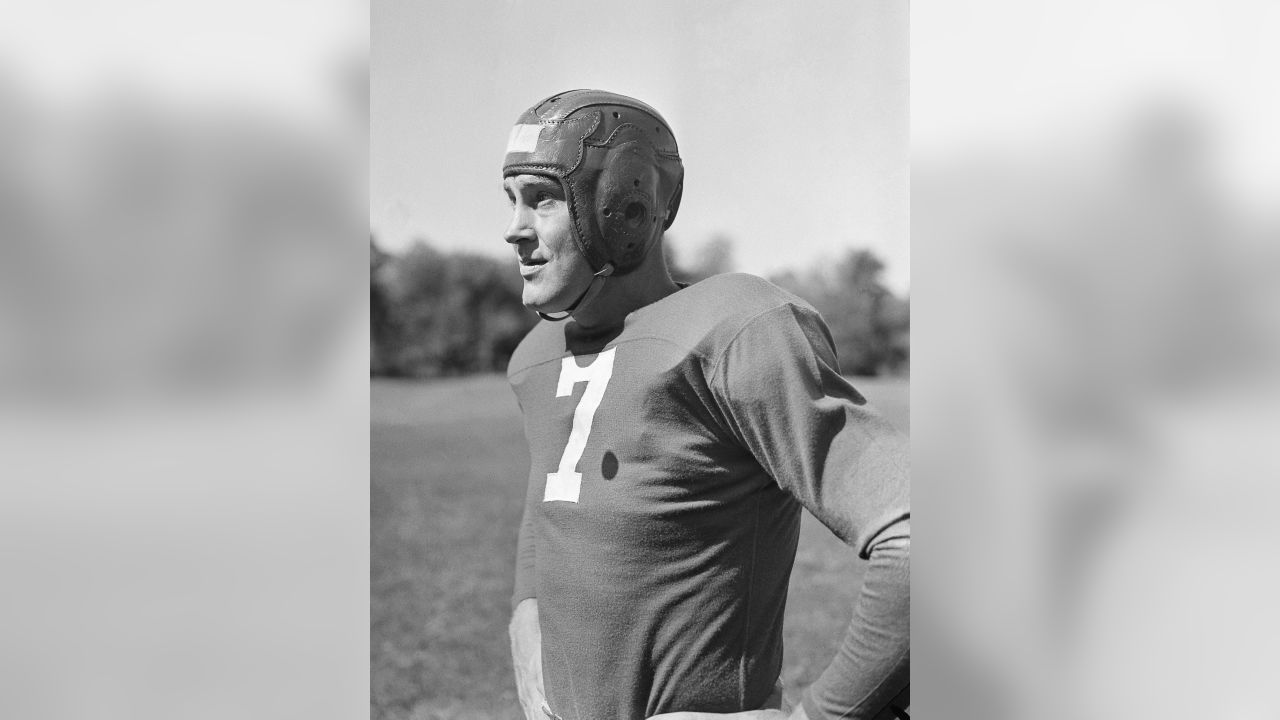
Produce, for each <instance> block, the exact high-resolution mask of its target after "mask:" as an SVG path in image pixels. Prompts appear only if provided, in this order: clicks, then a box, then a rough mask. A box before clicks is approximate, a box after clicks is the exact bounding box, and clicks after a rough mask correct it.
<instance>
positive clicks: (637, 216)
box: [626, 202, 646, 226]
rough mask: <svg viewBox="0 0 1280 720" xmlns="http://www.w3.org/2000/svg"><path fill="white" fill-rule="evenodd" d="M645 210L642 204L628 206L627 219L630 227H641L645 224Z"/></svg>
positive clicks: (635, 203) (634, 203)
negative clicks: (641, 224)
mask: <svg viewBox="0 0 1280 720" xmlns="http://www.w3.org/2000/svg"><path fill="white" fill-rule="evenodd" d="M645 214H646V213H645V209H644V205H643V204H642V203H638V202H633V203H631V204H629V205H627V213H626V219H627V224H628V225H632V226H635V225H639V224H640V223H642V222H644V216H645Z"/></svg>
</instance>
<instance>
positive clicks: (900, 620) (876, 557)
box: [650, 521, 911, 720]
mask: <svg viewBox="0 0 1280 720" xmlns="http://www.w3.org/2000/svg"><path fill="white" fill-rule="evenodd" d="M910 550H911V528H910V522H909V521H903V522H901V523H895V524H894V525H893V526H892V527H890V528H889V529H887V530H886V532H885V533H882V534H881V536H880V537H878V538H877V539H876V542H875V543H874V545H873V547H872V549H871V564H870V567H868V568H867V572H866V574H865V575H864V576H863V580H862V589H861V591H860V592H859V593H858V599H857V603H856V604H855V606H854V611H853V619H852V621H850V623H849V627H848V629H847V630H846V631H845V637H844V642H843V643H842V644H841V646H840V649H839V650H837V652H836V656H835V658H834V659H833V660H832V661H831V664H830V665H828V666H827V669H826V670H825V671H824V672H823V673H822V675H821V677H819V678H818V680H817V681H816V682H814V683H813V685H811V686H810V687H809V689H808V690H807V691H806V692H805V694H804V697H803V698H802V700H801V703H800V704H799V705H797V706H796V708H795V710H794V711H793V712H792V713H791V715H790V716H789V717H788V716H787V715H786V714H785V713H783V712H782V711H779V710H754V711H748V712H742V713H730V714H715V713H692V712H677V713H667V714H663V715H656V716H654V717H652V718H651V719H650V720H783V719H784V718H787V720H820V719H821V718H848V719H849V720H863V719H866V720H892V719H893V718H898V717H905V715H902V716H900V715H899V714H898V713H897V712H895V711H896V710H904V709H905V707H902V706H900V705H898V703H897V702H896V699H897V698H898V697H899V696H900V695H901V694H902V693H903V692H904V691H905V690H906V689H907V687H908V684H909V682H910V679H911V678H910V674H911V670H910V647H911V627H910V622H911V615H910V603H911V575H910ZM905 704H906V703H903V705H905Z"/></svg>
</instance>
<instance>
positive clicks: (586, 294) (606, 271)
mask: <svg viewBox="0 0 1280 720" xmlns="http://www.w3.org/2000/svg"><path fill="white" fill-rule="evenodd" d="M612 274H613V263H606V264H605V266H604V267H602V268H600V271H599V272H597V273H596V274H595V275H593V276H592V277H591V284H590V285H588V286H587V289H586V290H584V291H582V294H581V295H579V296H578V299H577V300H574V301H573V304H572V305H570V306H569V307H567V308H565V309H564V311H562V312H558V313H555V314H550V313H544V312H542V311H541V310H539V311H536V312H537V313H538V315H539V316H540V317H541V318H542V319H543V320H550V321H551V322H560V321H561V320H568V319H569V316H571V315H573V313H574V312H575V311H577V310H579V309H581V308H583V307H584V306H586V304H587V303H589V302H591V301H592V300H594V299H595V298H596V295H599V294H600V290H601V289H602V288H604V279H605V278H607V277H609V276H610V275H612Z"/></svg>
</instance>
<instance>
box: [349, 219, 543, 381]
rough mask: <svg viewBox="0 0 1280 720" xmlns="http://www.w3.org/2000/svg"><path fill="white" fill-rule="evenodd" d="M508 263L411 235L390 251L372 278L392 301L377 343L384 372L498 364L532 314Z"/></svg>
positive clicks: (452, 371)
mask: <svg viewBox="0 0 1280 720" xmlns="http://www.w3.org/2000/svg"><path fill="white" fill-rule="evenodd" d="M509 265H510V262H504V261H500V260H496V259H494V258H491V257H488V256H483V255H472V254H466V253H457V254H445V253H441V252H439V251H438V250H435V249H434V248H431V247H430V246H428V245H427V244H425V243H422V242H417V243H414V244H413V245H411V246H410V247H409V248H408V249H406V250H405V251H404V252H403V253H401V254H399V255H388V256H387V259H384V261H383V267H384V269H382V270H380V271H379V272H377V273H375V275H374V278H375V281H376V283H378V284H380V285H381V288H382V289H381V292H382V294H383V297H384V298H385V301H386V303H387V305H388V306H389V307H390V308H391V310H390V313H389V315H390V316H391V318H390V321H388V322H384V323H383V326H384V327H385V328H390V330H388V331H385V332H384V333H383V335H382V336H381V337H380V338H378V337H375V342H377V341H379V340H381V342H382V347H381V348H379V351H378V353H377V354H376V355H377V357H378V358H379V360H380V365H377V366H375V367H374V368H373V371H374V372H378V373H380V374H386V375H398V376H409V377H431V376H436V375H457V374H463V373H472V372H491V371H498V370H504V369H505V368H506V364H507V361H508V360H510V358H511V353H512V352H513V351H514V350H515V347H516V345H518V344H519V342H520V339H521V338H523V337H524V335H525V333H526V332H528V331H529V328H531V327H533V324H534V322H536V320H537V318H536V316H534V314H533V313H531V312H529V311H528V310H526V309H525V307H524V305H523V304H522V303H521V302H520V290H521V281H520V275H519V273H518V272H516V269H515V268H514V267H509Z"/></svg>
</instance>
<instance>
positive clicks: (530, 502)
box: [511, 482, 541, 610]
mask: <svg viewBox="0 0 1280 720" xmlns="http://www.w3.org/2000/svg"><path fill="white" fill-rule="evenodd" d="M540 492H541V490H540V488H539V487H538V486H537V483H534V482H530V483H529V487H528V489H527V490H526V491H525V502H524V515H523V516H522V518H521V520H520V538H519V540H518V541H517V544H516V583H515V589H514V591H513V592H512V595H511V607H512V609H513V610H514V609H515V607H516V606H517V605H519V604H520V601H521V600H525V599H528V598H531V597H537V596H538V543H537V537H536V534H535V526H534V513H536V512H537V511H538V502H539V500H540V499H541V498H539V497H538V494H539V493H540Z"/></svg>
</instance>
